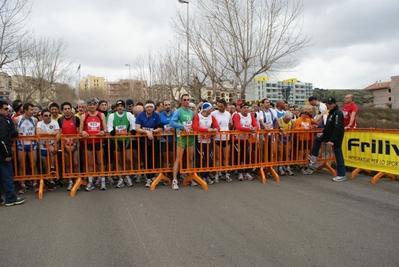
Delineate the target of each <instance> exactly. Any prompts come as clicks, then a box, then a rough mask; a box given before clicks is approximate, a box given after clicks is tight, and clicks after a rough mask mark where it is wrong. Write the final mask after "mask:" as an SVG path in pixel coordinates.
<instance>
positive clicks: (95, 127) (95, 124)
mask: <svg viewBox="0 0 399 267" xmlns="http://www.w3.org/2000/svg"><path fill="white" fill-rule="evenodd" d="M87 126H88V127H89V129H90V130H91V131H100V126H101V123H99V122H95V121H92V122H89V123H88V124H87Z"/></svg>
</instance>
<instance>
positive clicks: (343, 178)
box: [332, 176, 346, 182]
mask: <svg viewBox="0 0 399 267" xmlns="http://www.w3.org/2000/svg"><path fill="white" fill-rule="evenodd" d="M332 180H333V181H334V182H343V181H346V176H336V177H334V178H332Z"/></svg>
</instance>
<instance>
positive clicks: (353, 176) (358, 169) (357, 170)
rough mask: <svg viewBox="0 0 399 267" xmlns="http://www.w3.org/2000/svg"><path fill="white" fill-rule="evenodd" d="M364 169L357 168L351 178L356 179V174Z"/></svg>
mask: <svg viewBox="0 0 399 267" xmlns="http://www.w3.org/2000/svg"><path fill="white" fill-rule="evenodd" d="M361 170H362V169H360V168H356V169H354V170H353V171H352V172H351V175H350V176H349V177H350V178H351V179H354V178H355V176H356V175H357V174H358V173H359V172H360V171H361Z"/></svg>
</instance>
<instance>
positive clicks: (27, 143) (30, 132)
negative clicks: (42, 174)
mask: <svg viewBox="0 0 399 267" xmlns="http://www.w3.org/2000/svg"><path fill="white" fill-rule="evenodd" d="M22 107H23V110H24V113H23V115H21V116H19V117H16V118H15V119H14V121H13V122H14V125H15V129H16V130H17V131H18V134H19V136H34V135H36V125H37V119H36V118H35V117H33V108H34V107H35V106H34V105H33V104H31V103H25V104H24V105H23V106H22ZM36 150H37V142H36V141H34V140H18V141H17V152H18V173H19V175H21V176H22V175H26V171H27V170H26V169H25V170H24V169H23V167H24V166H25V167H26V168H27V166H26V165H25V164H24V163H23V161H25V159H26V155H28V156H29V160H30V165H31V166H30V167H31V170H32V174H37V173H38V171H37V164H36V160H37V153H36ZM25 191H26V186H25V182H21V184H20V190H19V191H18V194H23V193H25ZM33 191H34V192H35V193H37V192H38V191H39V187H38V184H37V181H36V180H35V181H33Z"/></svg>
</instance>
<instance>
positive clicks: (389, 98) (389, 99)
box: [388, 89, 391, 101]
mask: <svg viewBox="0 0 399 267" xmlns="http://www.w3.org/2000/svg"><path fill="white" fill-rule="evenodd" d="M389 90H391V89H389ZM388 101H391V97H388Z"/></svg>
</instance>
